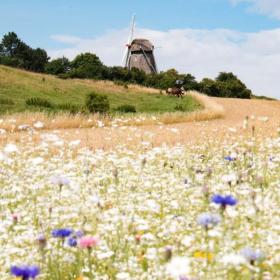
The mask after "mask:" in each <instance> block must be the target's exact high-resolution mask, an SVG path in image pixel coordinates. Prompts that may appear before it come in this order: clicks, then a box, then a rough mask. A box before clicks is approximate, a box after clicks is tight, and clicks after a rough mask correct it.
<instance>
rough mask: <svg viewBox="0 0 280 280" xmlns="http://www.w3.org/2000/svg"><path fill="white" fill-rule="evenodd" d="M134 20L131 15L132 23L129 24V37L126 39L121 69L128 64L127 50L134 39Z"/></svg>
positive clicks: (128, 53)
mask: <svg viewBox="0 0 280 280" xmlns="http://www.w3.org/2000/svg"><path fill="white" fill-rule="evenodd" d="M135 18H136V16H135V15H133V17H132V22H131V29H130V34H129V37H128V40H127V44H126V47H125V51H124V55H123V59H122V66H123V67H127V64H128V61H129V56H130V51H129V48H130V45H131V43H132V40H133V37H134V30H135Z"/></svg>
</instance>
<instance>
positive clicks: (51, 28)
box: [0, 0, 280, 98]
mask: <svg viewBox="0 0 280 280" xmlns="http://www.w3.org/2000/svg"><path fill="white" fill-rule="evenodd" d="M133 14H136V16H137V28H136V35H135V36H137V37H144V38H147V39H150V40H151V41H152V42H153V43H154V45H155V46H159V47H161V48H159V49H156V53H155V55H156V59H157V64H158V68H159V69H160V70H166V69H170V68H176V69H177V70H178V71H179V72H183V73H191V74H193V75H194V76H195V77H196V78H197V79H198V80H201V79H202V78H203V77H209V78H215V77H216V76H217V75H218V74H219V72H221V71H229V72H234V73H235V74H237V75H238V76H239V77H240V78H241V79H242V80H243V81H244V82H245V83H246V84H247V85H248V87H250V88H251V89H252V90H253V91H254V93H255V94H259V95H268V96H272V97H277V98H280V91H279V90H278V89H279V83H278V80H279V78H278V72H279V69H280V1H278V0H142V1H139V0H138V1H135V0H130V1H128V0H103V1H102V0H98V1H97V0H80V1H78V0H45V1H44V0H6V1H1V4H0V37H2V35H4V34H5V33H7V32H9V31H14V32H16V33H17V34H18V35H19V37H20V38H21V39H22V40H23V41H25V42H27V43H28V44H30V45H31V46H32V47H42V48H44V49H46V50H47V51H48V54H49V55H50V57H51V58H55V57H61V56H66V57H69V58H70V59H72V58H74V57H75V56H76V55H77V54H79V53H81V52H92V53H96V54H97V55H98V56H99V57H100V58H101V60H102V61H103V62H104V63H105V64H106V65H120V64H121V61H122V56H123V51H124V48H125V44H126V41H127V38H128V34H129V29H128V27H129V25H130V21H131V17H132V15H133Z"/></svg>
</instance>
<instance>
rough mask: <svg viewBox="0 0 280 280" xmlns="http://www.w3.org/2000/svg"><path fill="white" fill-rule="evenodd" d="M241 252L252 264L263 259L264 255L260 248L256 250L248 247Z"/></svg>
mask: <svg viewBox="0 0 280 280" xmlns="http://www.w3.org/2000/svg"><path fill="white" fill-rule="evenodd" d="M240 254H241V255H242V256H243V257H244V258H245V259H246V260H247V261H248V262H250V263H251V264H252V265H254V264H255V262H257V261H260V260H262V259H263V257H264V255H263V253H262V252H261V251H260V250H254V249H252V248H250V247H246V248H244V249H242V250H241V251H240Z"/></svg>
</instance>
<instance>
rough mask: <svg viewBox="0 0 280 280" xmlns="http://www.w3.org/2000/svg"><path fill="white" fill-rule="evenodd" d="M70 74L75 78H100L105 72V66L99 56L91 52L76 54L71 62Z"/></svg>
mask: <svg viewBox="0 0 280 280" xmlns="http://www.w3.org/2000/svg"><path fill="white" fill-rule="evenodd" d="M71 68H72V71H71V74H70V75H71V76H72V77H77V78H83V79H86V78H92V79H102V78H104V76H105V74H106V70H107V69H106V67H105V66H104V65H103V63H102V62H101V61H100V59H99V57H98V56H96V55H95V54H92V53H84V54H80V55H78V56H77V57H76V58H75V59H74V60H73V61H72V62H71Z"/></svg>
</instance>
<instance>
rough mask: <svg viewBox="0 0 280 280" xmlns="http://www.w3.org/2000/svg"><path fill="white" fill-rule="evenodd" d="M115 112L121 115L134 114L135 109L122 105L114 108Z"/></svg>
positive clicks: (131, 106)
mask: <svg viewBox="0 0 280 280" xmlns="http://www.w3.org/2000/svg"><path fill="white" fill-rule="evenodd" d="M116 111H118V112H122V113H136V108H135V106H133V105H129V104H123V105H120V106H119V107H117V108H116Z"/></svg>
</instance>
